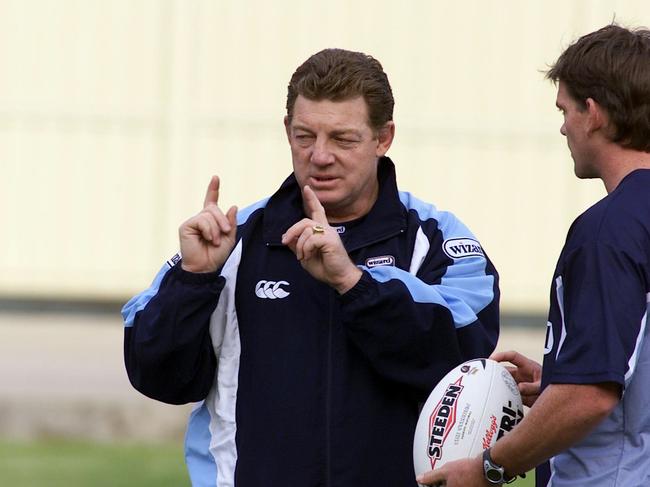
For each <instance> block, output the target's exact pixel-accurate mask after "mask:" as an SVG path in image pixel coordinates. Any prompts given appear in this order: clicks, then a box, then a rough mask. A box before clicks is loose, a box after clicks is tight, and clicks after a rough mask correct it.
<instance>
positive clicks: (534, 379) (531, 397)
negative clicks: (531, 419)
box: [490, 351, 542, 407]
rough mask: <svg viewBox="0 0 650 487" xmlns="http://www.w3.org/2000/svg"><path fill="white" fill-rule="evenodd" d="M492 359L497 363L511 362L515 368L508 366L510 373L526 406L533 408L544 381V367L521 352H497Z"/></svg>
mask: <svg viewBox="0 0 650 487" xmlns="http://www.w3.org/2000/svg"><path fill="white" fill-rule="evenodd" d="M490 358H491V359H492V360H494V361H496V362H510V363H511V364H512V365H514V367H510V366H506V369H508V372H510V374H511V375H512V377H513V379H515V382H516V383H517V385H518V386H519V392H520V393H521V400H522V401H523V403H524V405H526V406H528V407H532V405H533V404H534V403H535V401H536V400H537V398H538V397H539V391H540V386H541V380H542V366H541V365H539V364H538V363H537V362H535V361H534V360H531V359H529V358H528V357H526V356H525V355H522V354H520V353H519V352H514V351H508V352H496V353H493V354H492V355H491V356H490Z"/></svg>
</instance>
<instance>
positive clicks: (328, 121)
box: [291, 95, 370, 130]
mask: <svg viewBox="0 0 650 487" xmlns="http://www.w3.org/2000/svg"><path fill="white" fill-rule="evenodd" d="M291 125H292V126H308V127H314V128H315V127H329V128H339V129H341V128H350V129H356V130H363V129H368V130H370V125H369V121H368V106H367V104H366V101H365V100H364V99H363V97H361V96H358V97H355V98H350V99H346V100H329V99H322V100H310V99H308V98H305V97H303V96H302V95H300V96H298V98H297V99H296V103H295V104H294V110H293V117H292V119H291Z"/></svg>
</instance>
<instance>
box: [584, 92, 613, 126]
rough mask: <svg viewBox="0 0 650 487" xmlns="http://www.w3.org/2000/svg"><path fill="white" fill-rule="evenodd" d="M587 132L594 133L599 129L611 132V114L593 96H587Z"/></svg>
mask: <svg viewBox="0 0 650 487" xmlns="http://www.w3.org/2000/svg"><path fill="white" fill-rule="evenodd" d="M585 104H586V105H587V127H586V128H587V133H588V134H592V133H594V132H597V131H599V130H602V131H604V132H605V133H608V132H609V128H610V127H609V116H608V114H607V111H606V110H605V109H604V108H603V107H602V106H601V105H600V104H599V103H598V102H597V101H596V100H594V99H593V98H587V100H586V101H585Z"/></svg>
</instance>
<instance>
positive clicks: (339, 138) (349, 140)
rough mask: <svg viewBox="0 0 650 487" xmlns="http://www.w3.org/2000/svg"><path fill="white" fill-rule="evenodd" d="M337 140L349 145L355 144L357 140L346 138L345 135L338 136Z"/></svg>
mask: <svg viewBox="0 0 650 487" xmlns="http://www.w3.org/2000/svg"><path fill="white" fill-rule="evenodd" d="M336 141H337V142H338V143H339V144H347V145H350V144H354V143H355V142H356V140H352V139H346V138H343V137H337V138H336Z"/></svg>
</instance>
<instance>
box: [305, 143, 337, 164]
mask: <svg viewBox="0 0 650 487" xmlns="http://www.w3.org/2000/svg"><path fill="white" fill-rule="evenodd" d="M310 162H311V163H313V164H331V163H332V162H334V154H333V153H332V150H331V148H330V146H329V143H328V141H327V140H325V139H322V138H320V137H318V138H316V142H315V143H314V145H313V148H312V152H311V157H310Z"/></svg>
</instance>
